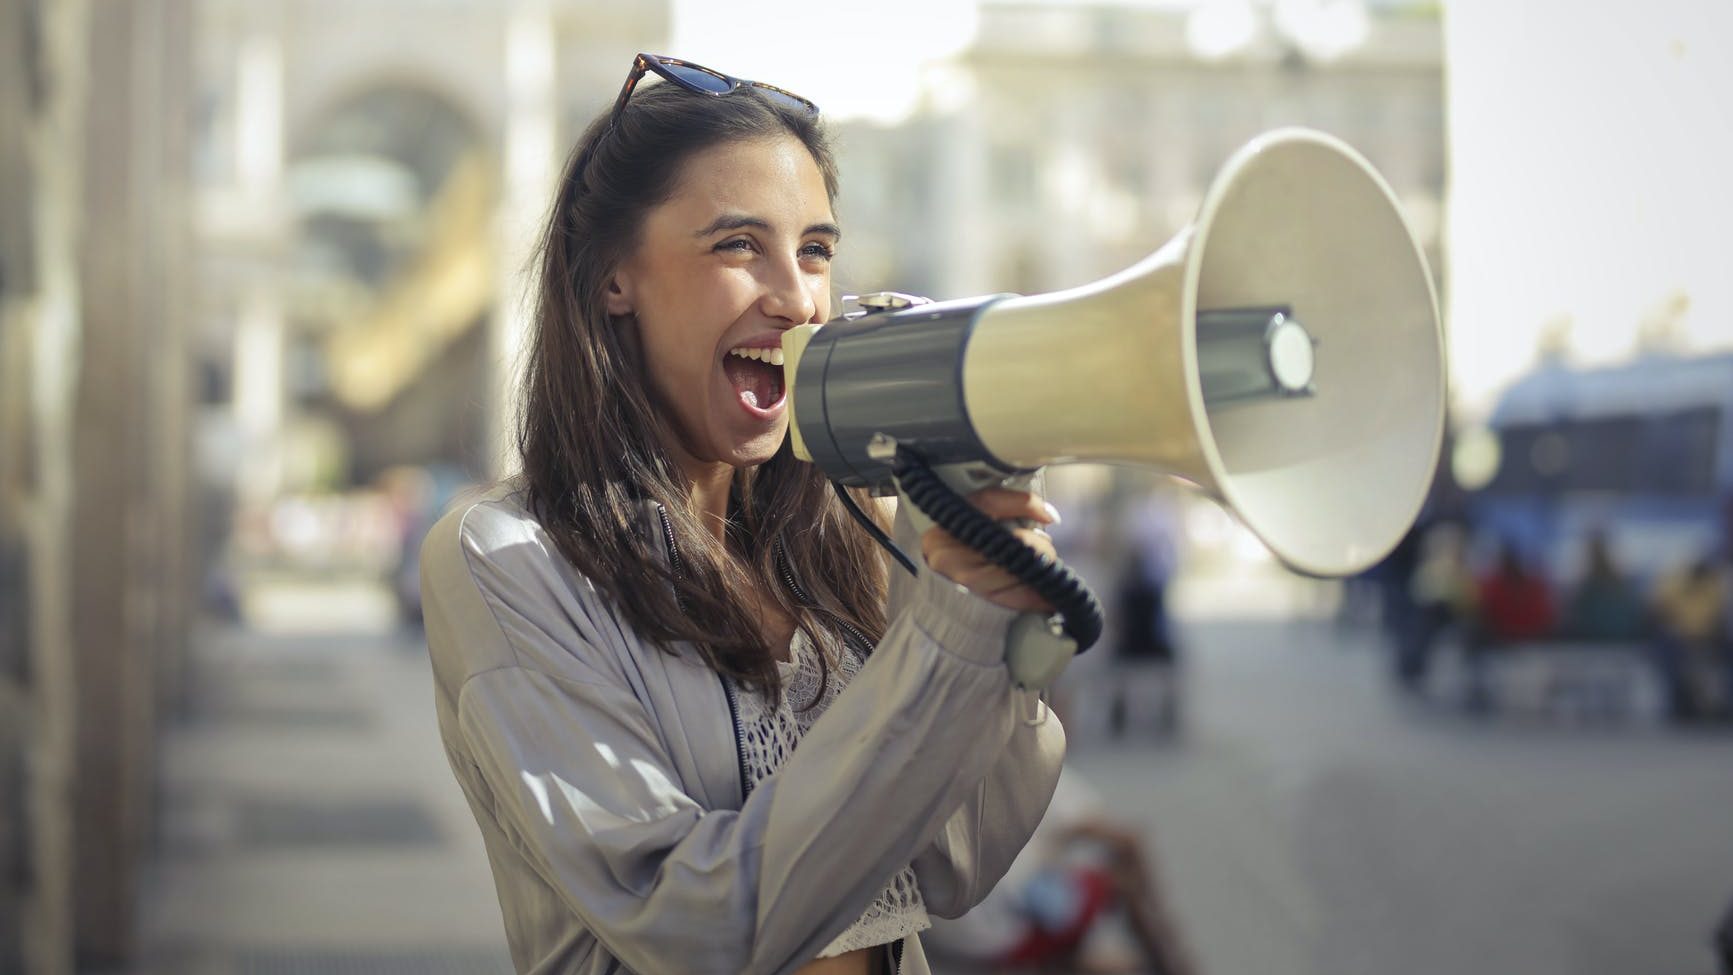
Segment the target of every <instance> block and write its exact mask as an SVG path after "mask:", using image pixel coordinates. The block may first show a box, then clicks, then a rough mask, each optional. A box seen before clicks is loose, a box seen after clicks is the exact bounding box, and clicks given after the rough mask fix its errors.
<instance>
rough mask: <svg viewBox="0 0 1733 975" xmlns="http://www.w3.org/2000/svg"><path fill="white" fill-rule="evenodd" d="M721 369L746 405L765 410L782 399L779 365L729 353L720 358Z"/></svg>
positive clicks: (780, 369)
mask: <svg viewBox="0 0 1733 975" xmlns="http://www.w3.org/2000/svg"><path fill="white" fill-rule="evenodd" d="M722 371H723V372H725V373H727V374H728V381H729V382H731V383H733V384H734V392H735V393H736V394H737V395H739V397H740V399H741V400H742V401H743V402H745V403H746V405H748V406H752V407H756V408H758V409H761V410H767V409H769V408H770V407H772V406H775V405H776V402H777V401H778V400H780V399H782V367H781V366H773V365H771V364H770V363H768V362H759V361H758V360H757V359H742V358H741V357H739V356H737V355H731V356H728V357H726V358H724V359H723V360H722Z"/></svg>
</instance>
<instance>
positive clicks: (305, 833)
mask: <svg viewBox="0 0 1733 975" xmlns="http://www.w3.org/2000/svg"><path fill="white" fill-rule="evenodd" d="M302 595H303V596H307V597H316V596H317V593H316V592H315V593H303V594H302ZM330 595H331V596H332V598H333V599H334V600H340V599H341V598H342V597H341V594H339V593H331V594H330ZM303 602H305V603H308V604H309V605H307V606H305V607H304V609H305V610H307V611H309V612H312V613H313V615H312V616H311V617H309V618H308V619H307V620H305V624H306V625H303V626H298V627H294V628H296V629H300V630H303V631H304V632H302V633H299V634H276V635H270V634H264V633H260V632H257V631H251V630H247V629H243V628H240V627H234V626H227V627H213V628H208V629H206V630H204V631H203V633H202V634H201V638H200V639H199V641H198V645H197V647H196V652H197V666H196V668H195V671H194V672H195V674H196V675H197V688H196V692H195V695H194V700H195V705H194V708H193V713H192V715H191V716H190V718H189V720H186V721H184V722H181V723H178V724H177V725H175V726H172V727H170V728H169V729H167V730H166V733H165V735H164V737H163V738H162V740H161V747H162V754H163V779H162V805H161V822H160V833H161V846H160V855H159V857H158V858H157V862H156V863H155V864H154V865H153V866H152V867H151V869H150V871H149V875H148V881H147V885H146V887H147V890H146V893H145V896H144V898H143V919H142V926H143V939H144V946H145V951H144V954H145V963H144V965H143V966H142V969H141V970H142V971H143V972H146V973H149V975H229V973H238V975H300V973H356V975H360V973H368V975H397V973H403V975H409V973H432V975H440V973H459V972H462V973H488V972H510V971H511V966H510V964H509V960H508V958H507V955H506V952H505V948H504V936H503V933H502V928H501V924H500V917H499V907H498V903H497V902H496V901H495V899H494V894H493V881H492V877H491V875H490V873H489V871H488V866H487V861H486V858H485V856H484V854H483V851H482V846H481V839H480V835H479V834H478V833H477V831H476V828H475V823H474V820H473V819H472V818H471V816H470V813H469V809H468V807H467V806H466V805H465V804H464V801H463V797H462V795H461V793H460V792H459V791H458V789H457V785H456V783H455V781H454V780H453V779H452V776H451V773H450V770H449V769H448V768H447V766H446V762H445V757H444V754H443V752H442V751H441V750H440V747H439V736H438V732H437V729H436V727H435V722H434V717H433V704H432V677H431V674H430V672H429V670H428V667H427V663H426V656H425V650H424V649H423V648H422V646H421V645H420V643H419V637H418V636H417V635H415V634H411V633H408V632H392V631H386V630H381V629H380V628H378V627H377V626H371V627H359V628H352V629H351V631H350V632H341V631H342V630H343V629H345V628H348V627H347V624H346V621H345V620H344V619H343V618H342V614H340V613H339V614H338V616H337V618H336V619H334V620H327V621H325V622H326V623H327V624H328V625H329V626H331V627H334V628H336V629H337V630H338V632H334V633H333V632H326V633H319V632H317V630H318V629H319V628H320V624H321V620H320V611H319V610H318V609H317V608H316V604H319V603H321V602H322V601H321V600H319V599H317V598H310V599H304V600H303ZM324 613H325V615H327V616H329V615H330V607H329V605H327V608H326V610H325V611H324ZM353 622H354V621H353V619H351V620H350V621H348V623H350V624H352V623H353ZM285 628H288V627H285ZM370 630H371V631H370ZM305 631H312V632H305Z"/></svg>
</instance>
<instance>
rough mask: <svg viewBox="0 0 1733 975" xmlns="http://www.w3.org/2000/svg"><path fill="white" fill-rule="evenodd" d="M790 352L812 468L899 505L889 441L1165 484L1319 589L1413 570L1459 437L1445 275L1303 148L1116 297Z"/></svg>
mask: <svg viewBox="0 0 1733 975" xmlns="http://www.w3.org/2000/svg"><path fill="white" fill-rule="evenodd" d="M783 349H784V363H785V365H784V371H785V374H786V379H787V382H788V385H789V386H790V389H791V396H792V401H791V406H792V408H793V418H792V420H791V426H790V429H791V431H792V436H793V439H794V441H795V442H794V449H795V451H796V453H797V454H798V455H799V456H800V457H802V458H803V459H807V460H811V461H813V462H815V463H817V464H819V465H820V466H821V467H822V468H823V469H824V470H825V472H826V473H827V474H828V475H829V476H831V477H832V478H833V479H836V480H839V481H841V482H843V483H846V484H852V485H870V486H873V487H876V488H882V487H887V486H888V485H889V483H890V480H891V474H890V466H889V459H888V457H887V455H886V454H885V452H884V451H883V450H878V449H873V445H874V444H875V443H880V444H882V443H883V442H885V441H887V440H888V441H890V442H895V443H900V444H912V445H915V446H916V447H918V449H919V450H920V451H921V453H922V455H923V456H924V457H926V458H927V459H928V460H930V461H931V462H933V463H935V464H948V463H963V462H984V463H986V464H990V465H992V466H993V467H996V468H998V469H999V470H1002V471H1005V472H1007V473H1011V472H1017V471H1026V470H1030V469H1034V468H1039V467H1043V466H1046V465H1050V464H1064V463H1076V462H1102V463H1119V464H1134V465H1139V466H1147V467H1152V468H1155V469H1157V470H1160V471H1163V472H1165V473H1168V474H1171V475H1173V476H1176V477H1179V478H1182V479H1185V480H1187V481H1190V482H1192V483H1193V484H1195V485H1197V486H1198V487H1199V488H1201V489H1202V490H1204V491H1205V492H1207V493H1208V494H1210V495H1212V496H1213V497H1215V498H1216V499H1217V500H1219V501H1220V502H1221V503H1222V504H1223V505H1224V506H1225V507H1226V508H1227V509H1229V510H1230V511H1231V512H1233V513H1234V514H1235V515H1236V516H1237V517H1238V518H1239V519H1240V520H1241V521H1242V522H1243V523H1244V524H1245V525H1246V526H1247V527H1248V528H1250V529H1251V531H1252V532H1253V533H1255V534H1256V535H1257V536H1258V537H1259V538H1260V539H1261V540H1262V541H1263V542H1264V543H1265V544H1266V545H1267V546H1268V547H1269V548H1270V550H1271V551H1272V552H1274V553H1275V554H1276V556H1277V557H1279V558H1280V559H1281V560H1282V561H1283V562H1284V563H1286V564H1287V565H1289V566H1290V567H1291V568H1294V569H1296V570H1298V571H1301V572H1304V573H1307V574H1311V575H1319V576H1338V575H1347V574H1351V573H1354V572H1357V571H1359V570H1361V569H1364V568H1365V567H1367V566H1369V565H1371V564H1372V563H1374V562H1376V561H1377V560H1379V559H1380V558H1382V557H1383V556H1384V555H1385V554H1386V553H1388V552H1389V551H1390V549H1391V548H1392V547H1394V545H1395V544H1396V542H1397V541H1398V540H1399V539H1400V538H1401V536H1402V535H1403V533H1404V532H1406V531H1407V530H1408V528H1409V526H1410V525H1411V524H1412V523H1413V520H1414V518H1415V516H1416V515H1417V514H1418V512H1419V509H1420V505H1421V503H1422V502H1423V501H1424V499H1425V496H1426V493H1427V491H1428V489H1429V488H1430V486H1431V482H1432V477H1433V472H1434V468H1435V465H1436V462H1437V455H1438V450H1439V444H1440V441H1441V438H1442V436H1443V425H1444V408H1445V376H1444V354H1443V339H1442V335H1441V333H1440V330H1439V323H1438V306H1437V299H1436V297H1435V295H1434V292H1433V286H1432V279H1431V275H1430V273H1429V272H1428V270H1427V266H1426V260H1425V257H1424V255H1423V254H1422V252H1421V249H1420V247H1419V245H1418V244H1417V243H1416V241H1415V239H1414V236H1413V234H1412V233H1411V232H1410V230H1409V229H1408V227H1407V225H1406V224H1405V223H1404V222H1403V219H1402V216H1401V212H1400V210H1399V208H1398V206H1397V203H1396V199H1395V197H1394V195H1393V194H1392V193H1391V191H1390V188H1389V187H1388V186H1387V185H1386V184H1385V183H1384V181H1383V179H1381V178H1380V177H1379V176H1378V174H1377V173H1376V172H1375V171H1374V170H1373V168H1372V167H1371V166H1370V165H1369V164H1368V163H1367V162H1366V160H1365V159H1363V158H1362V157H1361V156H1360V155H1359V154H1358V153H1356V152H1355V151H1354V150H1353V149H1351V148H1349V147H1348V146H1347V145H1345V144H1344V143H1342V142H1341V141H1340V140H1337V139H1335V138H1333V137H1331V136H1328V135H1325V134H1323V133H1320V132H1314V131H1310V130H1305V129H1281V130H1277V131H1274V132H1270V133H1267V134H1265V135H1263V136H1260V137H1258V138H1257V139H1255V140H1253V141H1252V142H1250V143H1249V144H1247V145H1246V146H1245V147H1244V148H1242V149H1240V150H1239V151H1238V152H1236V153H1235V154H1234V155H1233V156H1232V157H1231V158H1230V159H1229V160H1228V162H1227V163H1226V165H1225V166H1224V167H1223V168H1222V170H1221V172H1220V173H1219V174H1218V176H1217V177H1216V179H1215V180H1214V182H1213V183H1212V184H1211V186H1210V188H1209V191H1208V193H1207V194H1206V196H1205V198H1204V202H1203V206H1202V209H1201V210H1200V212H1199V215H1198V218H1197V220H1196V221H1195V222H1194V223H1193V224H1192V225H1191V226H1190V227H1189V228H1187V229H1186V230H1184V231H1182V232H1181V233H1180V234H1178V235H1177V236H1176V237H1174V238H1173V239H1172V240H1171V241H1169V242H1168V243H1167V245H1166V246H1164V247H1162V248H1161V249H1159V250H1158V251H1156V252H1155V253H1154V254H1151V255H1150V256H1149V257H1147V258H1145V259H1144V260H1143V261H1141V262H1139V263H1138V264H1136V265H1134V266H1132V267H1130V268H1127V269H1126V270H1124V271H1121V272H1120V273H1118V274H1115V275H1113V276H1111V277H1108V278H1105V279H1103V280H1100V281H1097V282H1094V283H1092V284H1087V285H1084V286H1082V287H1078V288H1072V289H1070V290H1066V291H1058V292H1053V293H1050V294H1041V295H1031V296H1027V297H1018V296H1014V295H992V296H986V297H981V298H970V299H964V300H961V301H949V302H939V303H932V304H924V305H915V306H912V307H907V308H902V309H900V310H887V311H880V312H876V313H872V314H865V315H862V316H860V317H857V318H852V319H841V320H836V321H832V322H830V323H827V324H825V325H822V326H802V327H801V328H798V329H795V330H793V331H791V332H790V333H789V334H788V335H787V336H786V337H785V338H784V340H783Z"/></svg>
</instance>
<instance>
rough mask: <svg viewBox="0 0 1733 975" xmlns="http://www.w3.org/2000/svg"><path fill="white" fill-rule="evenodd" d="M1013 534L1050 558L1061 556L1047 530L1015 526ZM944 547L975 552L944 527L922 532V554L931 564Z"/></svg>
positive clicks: (1012, 530)
mask: <svg viewBox="0 0 1733 975" xmlns="http://www.w3.org/2000/svg"><path fill="white" fill-rule="evenodd" d="M1011 534H1013V535H1015V536H1017V539H1018V540H1019V541H1021V542H1022V543H1023V544H1025V545H1027V546H1029V547H1030V548H1033V549H1035V550H1036V551H1038V552H1040V553H1041V554H1043V555H1045V556H1047V557H1048V558H1050V559H1055V560H1057V559H1058V558H1059V551H1058V549H1056V548H1054V547H1053V537H1052V536H1050V535H1048V534H1047V533H1046V532H1044V531H1041V530H1040V529H1037V528H1013V529H1011ZM944 548H959V549H962V550H963V551H965V552H974V549H972V548H970V547H969V546H967V545H964V544H963V543H962V542H959V541H957V539H956V537H955V536H953V535H952V534H951V533H950V532H948V531H945V530H944V529H943V528H938V527H933V528H929V529H927V530H926V531H925V532H924V533H922V535H921V555H922V556H923V557H924V558H926V559H927V561H928V563H929V564H930V563H931V562H932V558H933V554H934V553H936V552H938V551H939V550H941V549H944ZM978 557H979V556H978Z"/></svg>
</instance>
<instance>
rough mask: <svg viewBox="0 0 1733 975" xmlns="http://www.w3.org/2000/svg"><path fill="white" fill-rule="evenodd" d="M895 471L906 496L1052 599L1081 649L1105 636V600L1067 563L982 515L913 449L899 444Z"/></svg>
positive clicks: (965, 541)
mask: <svg viewBox="0 0 1733 975" xmlns="http://www.w3.org/2000/svg"><path fill="white" fill-rule="evenodd" d="M891 473H892V474H894V475H896V479H897V485H898V486H899V487H901V488H902V489H903V494H905V495H907V496H908V499H909V501H910V502H911V503H913V504H914V506H915V507H916V508H919V509H920V511H921V513H922V514H924V515H926V516H927V517H928V518H931V519H932V520H933V523H934V524H936V525H938V526H939V527H940V528H943V529H944V530H945V531H948V532H950V533H951V535H952V537H954V538H956V539H957V541H959V542H962V543H963V544H964V545H967V546H969V547H970V548H972V549H974V550H975V551H977V552H979V553H981V555H982V556H984V557H985V558H987V559H988V560H989V561H991V562H992V563H993V564H994V565H997V566H999V567H1000V568H1002V569H1004V570H1005V571H1007V572H1009V573H1011V574H1012V575H1014V576H1016V577H1017V578H1018V579H1020V580H1022V582H1023V583H1024V584H1025V585H1027V586H1028V587H1029V588H1031V589H1033V590H1035V591H1036V592H1038V593H1040V594H1041V597H1042V598H1043V599H1046V600H1047V601H1048V602H1050V603H1052V604H1053V606H1054V608H1055V609H1057V610H1058V612H1059V616H1060V618H1061V619H1062V620H1063V626H1064V629H1065V635H1066V636H1068V637H1070V638H1071V639H1072V640H1074V641H1076V643H1077V652H1078V653H1082V652H1083V651H1085V650H1087V649H1089V648H1090V647H1092V646H1094V645H1095V641H1097V640H1099V639H1100V638H1101V620H1102V615H1101V601H1100V600H1098V599H1096V598H1095V593H1093V592H1091V591H1090V589H1089V585H1088V583H1085V582H1084V581H1083V579H1082V578H1081V577H1079V576H1078V575H1077V573H1075V572H1072V571H1071V569H1070V568H1069V567H1067V566H1066V565H1065V563H1063V562H1061V561H1059V560H1057V559H1054V558H1051V557H1049V556H1048V555H1047V554H1046V553H1045V552H1041V551H1038V550H1036V549H1033V548H1030V547H1029V546H1028V545H1025V544H1023V541H1022V540H1021V539H1019V538H1018V537H1017V536H1016V535H1014V534H1012V533H1011V529H1009V528H1006V527H1005V526H1004V525H1001V524H999V523H998V522H996V521H994V520H993V519H991V518H989V517H987V516H986V515H984V514H982V513H981V512H980V510H979V509H977V508H976V507H975V506H974V505H972V504H970V503H969V502H968V501H967V500H966V499H965V498H964V497H963V496H962V495H960V494H958V493H957V492H955V491H953V490H951V488H950V486H949V485H947V484H946V483H945V482H944V481H942V480H940V479H939V476H938V475H937V474H934V473H933V469H932V468H931V467H928V466H927V462H926V461H925V460H923V459H922V458H921V457H920V456H919V455H918V454H916V453H915V452H914V451H912V450H910V449H909V448H907V447H905V446H901V445H899V446H898V447H897V456H896V459H895V461H893V462H892V464H891Z"/></svg>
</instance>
